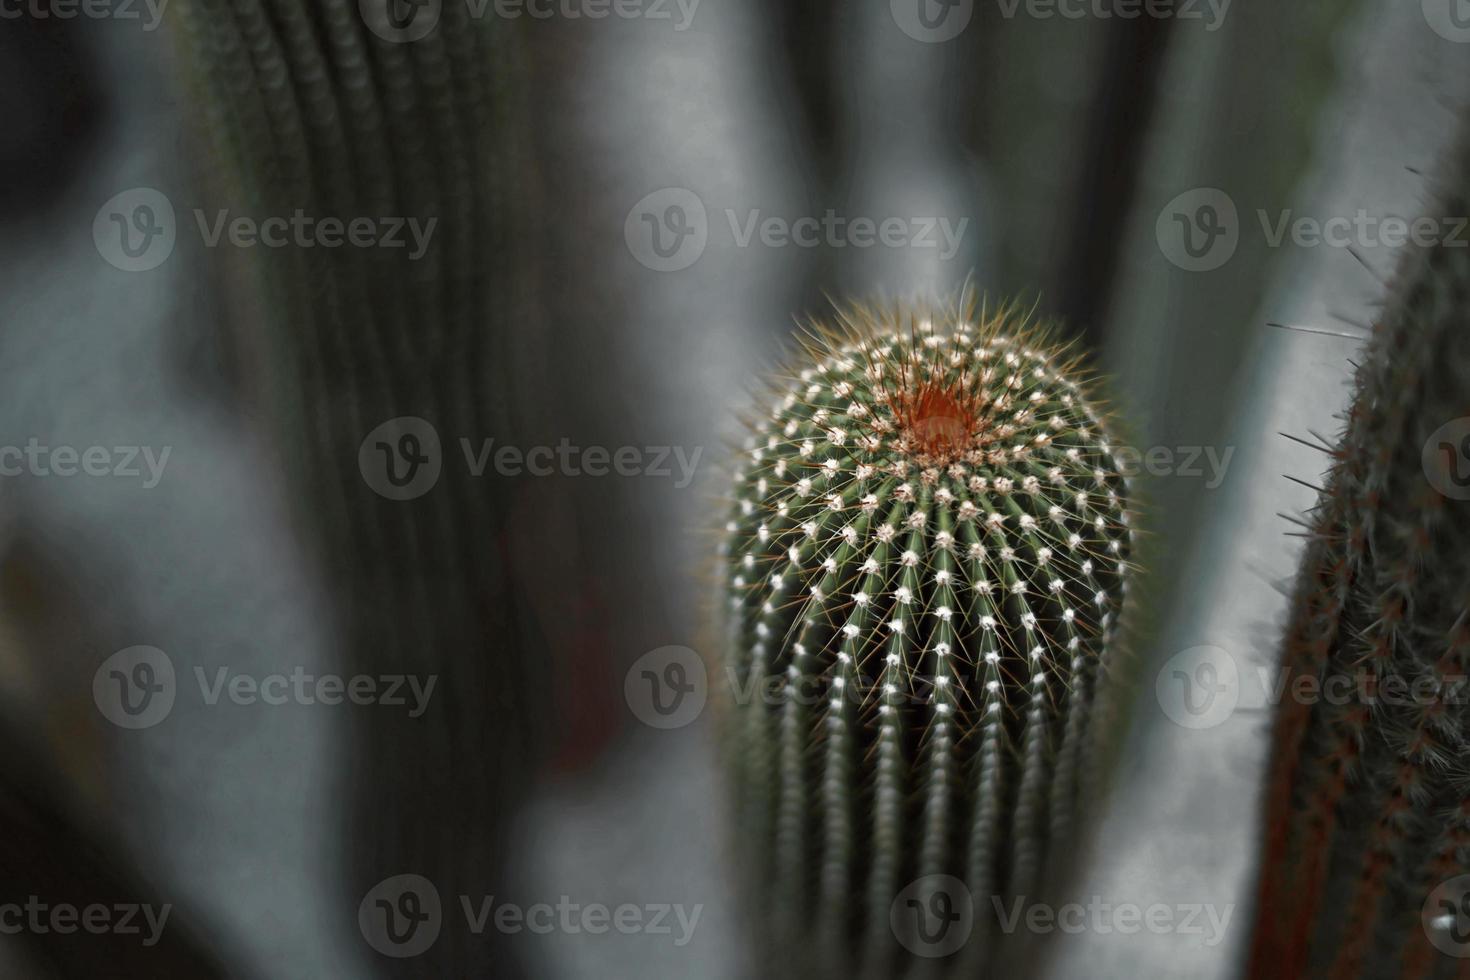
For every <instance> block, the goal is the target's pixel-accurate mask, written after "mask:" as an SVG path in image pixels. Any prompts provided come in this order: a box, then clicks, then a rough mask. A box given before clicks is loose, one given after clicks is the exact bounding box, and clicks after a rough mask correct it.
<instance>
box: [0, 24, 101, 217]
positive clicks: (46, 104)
mask: <svg viewBox="0 0 1470 980" xmlns="http://www.w3.org/2000/svg"><path fill="white" fill-rule="evenodd" d="M77 37H78V29H77V27H76V26H75V23H74V22H72V21H62V20H57V19H54V18H53V19H48V20H34V19H32V18H30V17H20V18H17V19H14V20H10V19H6V20H3V21H0V119H3V120H4V125H0V220H14V219H15V218H17V217H20V216H23V215H27V214H31V213H35V212H38V211H42V210H44V209H45V208H46V207H47V206H49V205H50V203H51V202H52V201H53V200H55V198H56V197H57V195H59V194H60V193H61V191H62V190H63V189H64V188H65V187H66V186H67V184H68V183H69V182H70V181H71V180H72V178H73V177H74V176H75V175H76V173H77V170H78V168H79V167H80V165H81V163H82V162H83V161H84V160H85V159H86V158H87V155H88V154H89V153H90V152H91V150H92V147H93V146H94V144H95V142H96V138H97V130H98V126H99V122H100V120H101V117H102V112H103V106H104V101H103V98H102V94H101V92H100V90H99V89H98V86H97V78H96V74H95V72H94V71H93V69H92V68H91V67H90V66H89V65H88V64H87V63H86V58H85V52H84V51H83V50H82V49H81V47H80V46H79V44H78V43H77Z"/></svg>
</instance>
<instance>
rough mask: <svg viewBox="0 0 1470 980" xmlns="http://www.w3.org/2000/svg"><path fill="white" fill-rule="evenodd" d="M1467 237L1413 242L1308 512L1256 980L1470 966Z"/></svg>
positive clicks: (1461, 970)
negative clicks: (1469, 876)
mask: <svg viewBox="0 0 1470 980" xmlns="http://www.w3.org/2000/svg"><path fill="white" fill-rule="evenodd" d="M1452 163H1453V164H1454V165H1455V168H1454V169H1453V170H1452V171H1450V172H1449V181H1448V186H1447V187H1445V188H1444V190H1443V192H1442V195H1441V200H1440V204H1439V207H1440V208H1441V209H1442V210H1441V212H1440V213H1442V214H1443V215H1446V216H1456V215H1466V214H1470V179H1467V175H1470V141H1465V142H1462V148H1461V149H1460V151H1459V153H1458V155H1457V156H1456V157H1455V159H1454V160H1453V161H1452ZM1455 224H1456V222H1455V221H1454V220H1453V218H1452V217H1451V218H1449V219H1448V220H1447V221H1446V222H1444V223H1443V225H1442V227H1444V228H1445V229H1446V230H1449V231H1453V229H1454V227H1455ZM1466 246H1467V242H1466V241H1465V240H1464V239H1463V237H1461V238H1460V239H1459V240H1453V239H1452V240H1449V241H1446V242H1443V243H1441V244H1438V245H1435V246H1433V247H1421V248H1416V249H1413V250H1412V251H1410V252H1409V253H1408V254H1406V255H1405V257H1404V259H1403V262H1402V265H1401V267H1400V270H1399V275H1398V279H1397V281H1396V283H1395V284H1394V286H1393V288H1392V290H1391V294H1390V296H1389V298H1388V302H1387V304H1386V306H1385V310H1384V313H1383V315H1382V316H1381V318H1380V319H1379V321H1378V323H1377V324H1376V325H1375V327H1374V330H1373V336H1372V338H1371V339H1370V340H1369V342H1368V344H1367V347H1366V350H1365V351H1364V352H1363V354H1362V355H1361V361H1360V366H1359V367H1358V369H1357V372H1356V379H1355V383H1356V393H1355V395H1354V397H1353V400H1352V404H1351V408H1350V409H1349V411H1348V412H1347V413H1346V415H1345V416H1344V423H1345V425H1344V429H1343V433H1342V436H1341V439H1340V441H1339V442H1338V444H1337V447H1336V448H1335V449H1332V450H1330V459H1331V466H1330V469H1329V471H1328V473H1327V476H1326V482H1325V484H1324V490H1323V493H1322V495H1321V498H1320V500H1319V501H1318V503H1317V505H1316V507H1315V508H1314V509H1313V511H1312V512H1311V514H1310V520H1309V521H1308V525H1309V528H1310V532H1309V535H1308V545H1307V548H1306V552H1305V556H1304V559H1303V564H1302V567H1301V570H1300V573H1299V576H1298V580H1297V586H1296V593H1295V597H1294V603H1293V612H1292V617H1291V621H1290V624H1289V626H1288V628H1287V632H1286V637H1285V641H1284V645H1283V649H1282V653H1281V662H1282V667H1283V669H1284V671H1285V673H1286V676H1285V678H1284V679H1283V686H1282V689H1283V690H1284V691H1286V692H1287V696H1286V697H1285V698H1284V700H1283V703H1282V705H1281V707H1280V709H1279V711H1278V715H1277V718H1276V721H1275V732H1274V747H1273V758H1272V761H1271V770H1270V777H1269V782H1268V784H1267V789H1266V811H1265V826H1264V833H1265V846H1264V853H1263V857H1262V862H1261V874H1260V889H1259V906H1258V914H1257V920H1256V927H1255V933H1254V943H1253V948H1252V952H1251V961H1250V963H1251V970H1250V975H1251V976H1252V977H1256V978H1268V977H1332V978H1338V977H1342V978H1359V977H1432V976H1465V975H1467V974H1466V970H1467V965H1470V959H1463V958H1459V957H1462V956H1470V916H1467V914H1466V913H1467V911H1470V899H1467V898H1466V894H1467V892H1470V880H1466V881H1459V882H1456V881H1455V879H1456V878H1458V877H1459V876H1460V875H1463V874H1465V873H1467V872H1470V781H1467V778H1466V776H1467V766H1470V724H1467V723H1470V702H1467V695H1470V689H1467V687H1466V685H1465V676H1466V674H1467V673H1470V614H1467V610H1470V500H1465V499H1458V498H1462V497H1464V496H1465V494H1464V493H1463V489H1462V488H1463V474H1462V472H1461V470H1462V468H1463V467H1464V466H1465V465H1466V459H1465V455H1466V442H1465V440H1466V438H1467V436H1470V419H1467V418H1466V417H1467V416H1470V330H1467V329H1466V323H1467V318H1470V248H1467V247H1466ZM1302 678H1306V679H1307V680H1306V681H1305V682H1303V681H1302V680H1301V679H1302ZM1447 953H1448V954H1449V955H1446V954H1447Z"/></svg>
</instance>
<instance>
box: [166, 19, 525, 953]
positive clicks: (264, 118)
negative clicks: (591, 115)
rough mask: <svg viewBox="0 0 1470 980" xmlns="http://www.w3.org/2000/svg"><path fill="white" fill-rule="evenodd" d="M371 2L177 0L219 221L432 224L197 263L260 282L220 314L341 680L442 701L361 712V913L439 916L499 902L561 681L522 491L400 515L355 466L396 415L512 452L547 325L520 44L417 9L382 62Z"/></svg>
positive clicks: (442, 942)
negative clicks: (318, 587) (425, 893)
mask: <svg viewBox="0 0 1470 980" xmlns="http://www.w3.org/2000/svg"><path fill="white" fill-rule="evenodd" d="M373 6H374V5H373V4H362V5H359V4H358V3H357V2H355V0H322V2H317V0H311V2H303V0H189V2H188V3H187V4H184V5H183V8H184V9H183V10H182V11H181V15H182V16H181V22H180V43H181V54H182V57H181V63H182V65H183V70H184V71H185V73H186V77H187V78H188V79H189V80H190V88H191V94H192V95H193V98H192V99H191V103H192V104H193V105H194V106H197V107H198V111H199V115H200V117H201V118H200V119H199V120H197V123H198V128H199V129H200V130H201V133H202V135H203V136H205V137H206V139H207V144H206V149H207V150H208V151H209V157H208V160H209V166H208V168H207V172H206V174H205V176H206V177H207V183H206V186H205V187H204V188H203V190H202V193H203V194H204V196H205V197H206V199H207V200H209V201H210V204H211V205H212V207H211V208H210V210H211V211H212V210H213V208H214V207H218V208H227V209H229V210H230V211H231V214H232V216H233V215H235V214H246V215H251V216H254V217H256V218H261V217H266V216H282V215H284V216H291V215H292V214H293V212H295V211H297V210H300V211H303V212H305V213H306V214H307V215H310V216H313V217H316V218H325V217H332V218H337V219H340V220H341V221H343V222H344V224H345V223H346V222H349V221H352V220H355V219H357V218H371V219H390V218H391V219H397V220H398V221H400V222H401V221H402V220H403V219H406V218H415V219H420V220H423V221H428V220H431V219H432V220H434V221H435V222H436V224H435V230H434V234H433V238H432V239H431V240H430V242H429V247H428V248H427V249H426V250H425V252H424V254H423V255H422V256H421V257H419V258H417V259H415V258H412V257H411V256H410V255H409V254H408V253H409V250H408V249H407V248H401V247H399V248H386V247H385V248H378V247H370V248H362V247H343V248H318V247H311V248H297V247H291V248H284V249H255V250H253V251H251V252H248V253H240V254H238V255H231V254H227V253H226V250H223V249H222V250H218V251H216V252H214V253H211V254H210V256H209V258H210V265H209V268H210V271H212V272H215V273H216V274H218V275H219V276H220V278H221V279H223V280H224V281H225V283H226V285H243V286H245V287H246V288H245V289H242V290H241V291H240V293H238V294H235V295H233V296H232V298H233V299H235V300H237V302H235V303H233V304H231V307H230V308H231V312H232V313H234V314H236V317H235V318H234V319H235V320H236V322H234V323H233V324H232V326H233V327H234V336H233V337H232V338H231V339H232V340H233V341H234V342H235V343H234V344H233V345H232V347H233V350H234V352H237V353H238V364H237V365H235V366H237V367H238V368H239V369H240V370H241V372H242V374H243V375H244V382H245V383H244V384H242V388H244V389H245V390H246V391H248V392H249V394H250V396H251V399H252V404H251V408H252V409H253V410H255V411H254V412H253V413H252V414H258V417H259V419H260V424H261V425H262V427H263V428H265V429H266V431H267V433H268V435H269V437H270V438H271V441H272V442H273V443H274V444H275V445H277V446H278V447H279V448H280V458H281V460H282V462H283V464H284V465H285V467H286V470H287V475H288V476H289V477H290V479H291V484H290V486H291V491H292V492H291V494H290V496H291V499H292V501H293V503H295V504H296V506H297V507H298V508H299V520H300V526H301V527H302V529H303V532H304V533H303V538H304V540H306V541H307V542H308V543H309V544H310V545H312V546H314V547H313V548H312V552H313V557H314V558H315V559H316V562H317V564H318V568H319V573H320V575H321V577H322V579H323V581H325V582H326V583H328V587H329V590H330V591H329V598H330V600H331V603H332V607H333V608H332V613H333V617H332V618H333V621H334V623H335V624H340V627H341V648H340V649H341V656H342V660H343V671H344V673H348V674H363V675H368V676H378V675H382V674H387V673H401V672H410V673H418V674H422V675H425V676H437V677H438V678H439V680H440V682H441V683H440V684H439V691H441V692H442V694H440V695H438V696H437V701H438V705H437V707H436V708H435V709H433V710H430V711H429V712H427V713H426V714H425V715H424V716H423V717H422V718H419V719H411V718H407V717H399V716H396V715H391V714H389V713H384V712H372V713H366V712H364V713H361V714H359V715H356V716H354V718H353V727H352V731H351V744H350V752H351V755H350V765H351V767H352V772H351V773H350V774H349V784H350V785H349V786H348V787H345V788H346V789H348V790H349V792H348V793H347V794H345V795H346V796H347V806H348V807H350V812H349V813H347V814H344V823H345V824H346V826H345V827H344V828H343V829H344V831H345V835H344V836H346V838H347V843H346V850H347V853H346V854H345V855H344V860H346V861H347V862H348V863H349V867H348V871H347V874H346V875H344V881H343V882H342V891H343V892H344V893H345V894H344V895H343V896H342V897H341V898H340V899H338V900H339V901H340V902H341V903H342V904H343V906H345V907H349V908H350V907H355V906H356V904H357V902H358V901H360V900H361V898H362V896H363V895H364V894H366V893H367V892H368V891H369V890H370V889H371V888H372V887H374V886H375V885H376V883H377V882H379V881H381V880H383V879H385V878H387V877H389V876H392V875H398V874H402V873H404V872H405V871H412V872H421V873H423V874H425V875H432V876H433V883H434V884H435V886H436V887H437V888H438V889H439V891H440V892H441V893H442V894H443V895H444V896H446V899H445V900H446V902H448V901H449V899H448V897H447V896H450V895H456V894H465V893H470V892H479V891H497V890H499V884H498V883H499V882H500V881H501V880H502V876H503V875H504V874H505V873H506V872H505V870H504V857H505V852H506V850H507V845H506V843H505V838H506V835H507V832H508V831H507V828H508V824H509V820H510V816H511V814H512V813H513V811H514V808H515V805H516V804H517V803H518V802H519V801H520V800H522V799H524V798H525V794H526V785H527V782H528V780H529V778H530V772H531V771H532V769H533V767H534V764H535V759H536V754H537V753H536V747H537V746H538V745H539V744H540V742H541V740H540V737H539V730H540V726H541V724H542V722H541V719H542V717H543V716H544V714H545V703H544V700H543V692H544V691H546V689H547V687H548V684H547V683H546V681H545V675H544V673H543V671H544V670H545V664H546V662H547V657H546V656H545V655H544V651H543V650H542V649H541V646H542V637H541V634H540V633H539V631H538V630H537V629H536V628H535V627H534V625H533V624H532V621H531V607H530V599H529V595H530V590H529V586H528V585H527V584H526V579H527V577H528V576H529V574H530V570H529V569H528V567H527V563H523V564H517V563H516V562H513V561H512V560H510V558H511V555H512V553H513V552H514V551H515V548H516V546H515V544H514V542H513V541H512V538H511V532H512V529H513V526H514V522H515V521H516V520H517V517H516V515H517V514H518V513H522V514H523V512H524V507H525V505H524V504H523V503H522V500H523V497H522V496H521V494H520V493H519V492H518V488H517V487H516V486H515V485H514V484H513V483H511V482H509V481H498V480H477V479H475V478H474V476H473V474H471V473H469V472H468V471H467V470H466V469H464V468H462V467H455V466H452V465H445V466H444V468H443V473H442V475H441V476H440V477H439V478H438V481H437V483H436V484H435V485H434V486H433V488H432V490H430V491H428V492H427V493H425V494H424V495H423V496H421V497H419V498H418V499H414V500H408V501H392V500H384V499H382V498H381V497H379V496H378V495H377V493H376V492H375V491H374V490H372V489H371V488H370V487H369V485H368V484H367V483H366V482H365V479H364V474H363V473H362V472H360V471H359V465H358V462H357V461H358V451H359V446H360V445H361V444H362V443H363V441H364V439H365V437H367V436H368V434H369V433H370V432H371V431H372V430H373V429H374V428H375V427H376V426H378V425H380V424H382V423H383V422H385V421H387V420H389V419H393V418H396V417H400V416H413V417H418V418H422V419H425V420H427V421H428V422H429V423H430V424H432V425H434V426H435V427H436V430H437V433H438V435H439V436H440V437H441V439H442V440H443V442H444V445H445V446H450V445H453V442H454V440H455V439H457V438H461V437H478V436H479V435H481V434H484V433H497V434H500V433H505V434H511V433H516V434H524V433H525V432H526V431H527V428H528V426H529V425H530V424H531V417H532V416H534V415H536V414H537V411H538V410H536V409H534V408H532V407H530V406H531V405H532V403H533V402H534V399H533V397H532V395H531V392H532V391H533V390H534V388H535V386H537V385H538V384H540V383H541V381H542V372H541V365H542V363H543V361H542V358H544V357H545V353H546V346H545V344H544V343H543V342H542V340H540V339H538V338H539V335H538V336H529V335H522V334H523V332H524V331H525V330H526V329H527V325H528V324H534V323H539V322H541V320H540V317H541V314H540V312H539V309H538V307H537V303H536V301H535V296H536V290H537V281H536V279H537V277H536V272H537V261H538V260H537V258H536V256H537V255H538V249H537V248H536V234H535V226H534V225H533V224H532V223H531V220H530V219H531V215H532V214H534V213H535V204H534V203H533V201H534V198H535V196H536V191H535V187H534V182H533V181H531V180H530V178H529V176H528V175H529V174H532V173H534V167H532V166H530V165H529V158H530V156H531V149H530V144H531V142H532V137H533V132H532V129H531V127H530V125H529V122H528V121H527V116H526V113H527V111H528V103H529V100H530V98H531V94H532V93H531V89H530V85H529V74H528V72H527V71H526V69H525V65H524V59H525V57H526V52H525V48H524V45H523V43H522V42H521V40H520V39H519V30H518V28H517V27H516V26H515V25H513V24H511V23H509V22H507V21H505V20H504V19H502V18H495V17H486V18H476V17H475V16H474V15H473V12H472V10H471V9H470V8H469V7H468V6H467V5H465V4H455V3H444V4H425V5H413V6H410V12H411V13H412V16H413V17H415V18H416V17H420V16H431V15H432V16H437V17H438V22H437V25H436V26H434V28H433V29H432V30H431V31H430V32H429V33H428V34H427V35H425V36H423V37H421V38H419V39H417V40H411V41H407V42H405V43H394V42H393V41H389V40H386V39H384V38H382V37H380V36H379V35H378V34H376V33H374V32H373V31H372V30H370V28H369V24H368V23H367V20H366V19H365V15H366V12H367V10H368V8H371V7H373ZM389 6H390V7H392V8H394V9H397V5H396V4H395V3H394V0H389ZM379 9H380V10H381V9H382V8H381V5H379ZM399 237H400V240H401V239H402V236H401V235H400V236H399ZM519 519H521V520H525V517H524V516H522V517H520V518H519ZM426 760H432V762H433V765H432V766H427V765H426V764H425V763H426ZM491 932H492V933H493V930H492V931H491ZM508 943H509V939H508V937H505V936H503V935H491V934H487V935H485V936H476V935H471V934H469V933H468V932H467V931H466V930H463V929H450V928H446V929H445V930H444V934H443V936H441V937H440V938H439V939H438V940H437V941H436V942H435V943H434V944H433V946H432V947H431V948H430V949H429V950H428V951H427V952H426V953H424V954H423V955H422V956H420V957H417V958H416V959H414V960H412V961H408V960H404V961H402V962H397V961H390V960H388V959H387V958H385V957H382V956H377V957H376V961H377V962H376V966H375V969H376V970H377V972H378V974H380V975H385V976H424V975H439V976H468V975H486V974H488V973H491V972H493V973H494V974H495V975H496V976H497V977H507V976H515V975H518V974H519V971H520V967H519V966H518V965H517V964H516V963H515V962H513V958H512V957H511V956H510V955H509V953H508V952H507V950H506V946H507V944H508Z"/></svg>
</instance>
